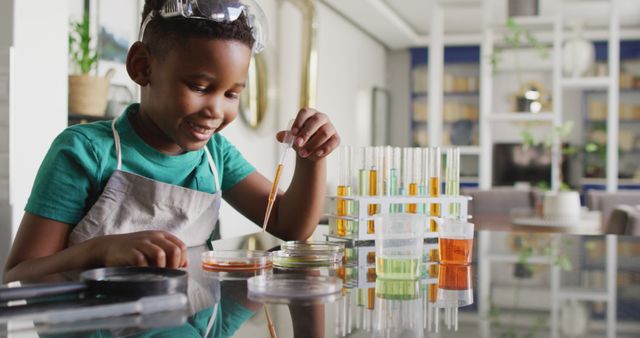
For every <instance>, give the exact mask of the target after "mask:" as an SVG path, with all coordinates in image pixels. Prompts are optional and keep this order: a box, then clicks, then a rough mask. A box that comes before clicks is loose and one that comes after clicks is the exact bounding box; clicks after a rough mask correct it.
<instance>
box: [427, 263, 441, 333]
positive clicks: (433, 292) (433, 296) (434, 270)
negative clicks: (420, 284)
mask: <svg viewBox="0 0 640 338" xmlns="http://www.w3.org/2000/svg"><path fill="white" fill-rule="evenodd" d="M436 252H437V251H436ZM438 270H439V269H438V264H433V263H432V264H430V265H429V268H428V270H427V273H428V274H429V278H430V279H435V280H438ZM438 313H439V310H438V282H435V283H432V284H428V285H427V323H428V324H427V326H428V330H429V331H431V327H432V326H434V327H435V332H438ZM432 324H434V325H432Z"/></svg>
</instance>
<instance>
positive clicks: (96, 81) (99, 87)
mask: <svg viewBox="0 0 640 338" xmlns="http://www.w3.org/2000/svg"><path fill="white" fill-rule="evenodd" d="M111 76H112V74H107V76H105V77H99V76H91V75H69V112H70V113H73V114H80V115H90V116H104V113H105V109H106V108H107V97H108V95H109V82H110V81H111Z"/></svg>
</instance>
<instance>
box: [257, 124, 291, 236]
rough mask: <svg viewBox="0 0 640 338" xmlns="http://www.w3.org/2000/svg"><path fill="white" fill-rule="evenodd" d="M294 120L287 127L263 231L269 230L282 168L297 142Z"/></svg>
mask: <svg viewBox="0 0 640 338" xmlns="http://www.w3.org/2000/svg"><path fill="white" fill-rule="evenodd" d="M293 122H294V120H291V121H289V125H288V126H287V133H286V135H285V136H284V142H283V143H282V144H283V145H284V146H285V148H284V151H283V152H282V156H281V157H280V162H278V167H277V168H276V177H275V178H274V179H273V184H271V191H270V192H269V199H268V201H267V210H266V212H265V214H264V221H263V222H262V231H263V232H264V231H266V230H267V224H268V223H269V216H271V209H273V204H274V203H275V201H276V196H277V195H278V186H279V183H280V175H282V167H283V166H284V160H285V158H286V156H287V151H288V150H289V149H291V148H292V147H293V141H294V140H295V136H293V133H292V132H291V127H293Z"/></svg>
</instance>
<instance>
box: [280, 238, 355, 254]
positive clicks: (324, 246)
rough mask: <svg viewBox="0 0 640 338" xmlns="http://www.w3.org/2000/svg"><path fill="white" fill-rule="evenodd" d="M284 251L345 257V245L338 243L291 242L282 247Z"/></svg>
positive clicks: (283, 244)
mask: <svg viewBox="0 0 640 338" xmlns="http://www.w3.org/2000/svg"><path fill="white" fill-rule="evenodd" d="M280 248H281V249H282V250H283V251H287V252H295V253H300V254H327V255H328V254H333V253H340V254H341V255H344V244H342V243H336V242H327V241H324V242H313V241H289V242H284V243H282V244H281V245H280Z"/></svg>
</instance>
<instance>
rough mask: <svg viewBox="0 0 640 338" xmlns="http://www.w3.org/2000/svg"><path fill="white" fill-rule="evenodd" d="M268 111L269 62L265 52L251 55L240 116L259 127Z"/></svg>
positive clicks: (253, 127) (246, 122)
mask: <svg viewBox="0 0 640 338" xmlns="http://www.w3.org/2000/svg"><path fill="white" fill-rule="evenodd" d="M266 113H267V64H266V62H265V59H264V53H261V54H256V55H254V56H253V57H251V63H250V64H249V73H248V74H247V83H246V87H245V89H244V90H243V91H242V94H240V117H241V118H242V121H244V123H245V124H246V125H247V126H248V127H250V128H252V129H258V128H260V126H261V125H262V121H264V117H265V114H266Z"/></svg>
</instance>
